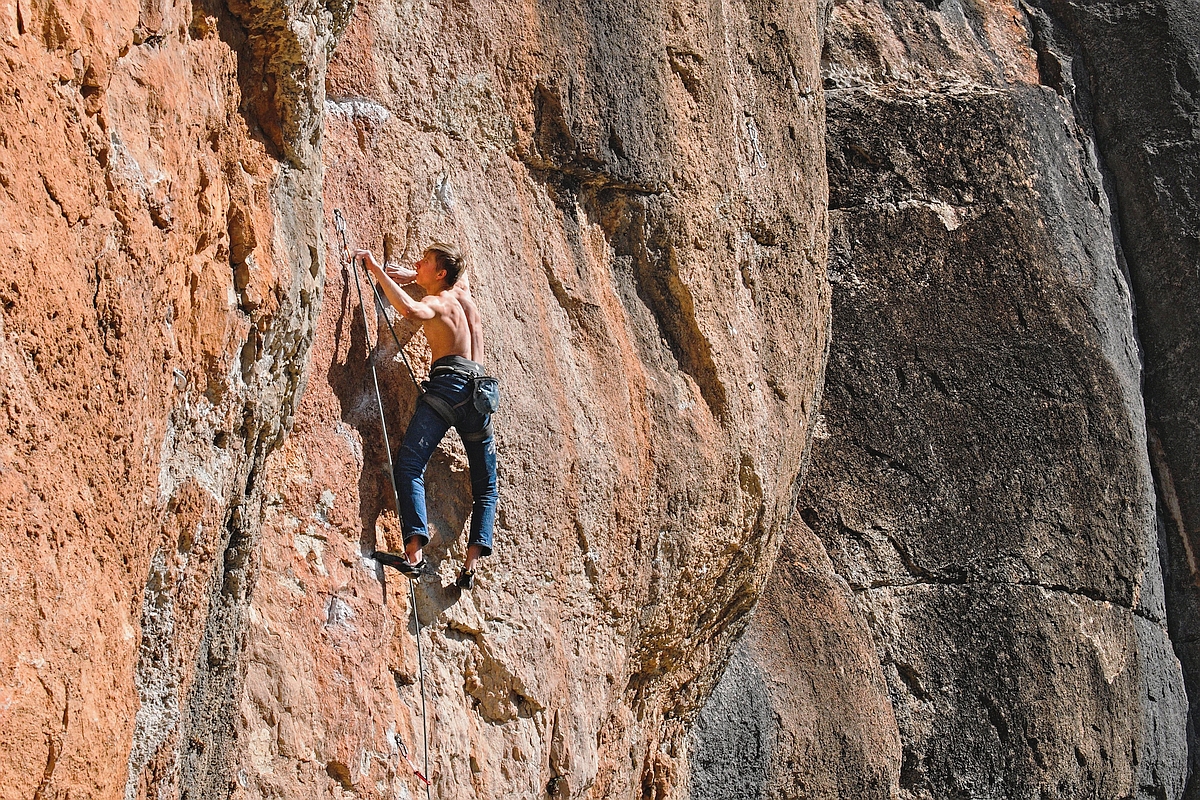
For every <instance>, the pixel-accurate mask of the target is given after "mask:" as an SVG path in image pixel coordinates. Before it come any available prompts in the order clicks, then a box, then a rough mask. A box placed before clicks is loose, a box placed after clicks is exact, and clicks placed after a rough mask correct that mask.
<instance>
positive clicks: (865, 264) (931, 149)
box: [693, 2, 1188, 798]
mask: <svg viewBox="0 0 1200 800" xmlns="http://www.w3.org/2000/svg"><path fill="white" fill-rule="evenodd" d="M1109 11H1112V9H1109ZM1094 16H1101V14H1100V12H1099V11H1097V12H1096V13H1095V14H1094ZM1164 24H1165V23H1164ZM1168 28H1169V26H1168ZM1175 30H1176V31H1178V33H1179V35H1182V32H1183V31H1184V30H1186V28H1185V27H1183V26H1177V27H1176V28H1175ZM1130 35H1131V36H1133V34H1132V33H1131V34H1130ZM1167 38H1168V40H1169V38H1170V37H1167ZM1166 44H1167V42H1164V48H1165V47H1166ZM1097 45H1099V37H1098V36H1097ZM1118 50H1119V48H1118ZM1068 56H1072V57H1068ZM1113 59H1114V60H1120V58H1119V56H1116V55H1114V56H1113ZM1086 61H1087V58H1086V57H1084V56H1082V55H1079V50H1078V42H1077V41H1076V40H1075V39H1073V38H1071V36H1070V35H1069V33H1067V31H1066V29H1065V28H1064V26H1063V25H1062V24H1061V23H1059V22H1057V21H1056V19H1055V17H1054V12H1053V10H1049V11H1040V10H1036V9H1032V8H1025V7H1022V8H1011V7H1006V6H1003V5H996V6H988V5H978V4H972V5H966V4H958V3H943V4H941V5H940V6H938V7H936V8H932V7H928V6H924V5H920V4H916V3H902V2H901V3H885V4H882V5H871V4H864V3H855V2H847V3H842V4H839V5H837V6H836V7H835V8H834V11H833V15H832V20H831V23H830V26H829V28H828V29H827V40H826V49H825V64H824V67H825V71H826V89H827V104H828V133H827V141H826V144H827V152H828V164H829V172H830V209H831V216H830V220H831V242H830V267H829V268H830V280H831V283H832V284H833V286H834V322H833V329H834V333H833V336H832V341H831V349H830V358H829V363H828V366H827V372H826V385H825V393H824V398H823V405H822V409H823V413H824V417H825V425H826V430H827V434H828V436H827V437H819V438H818V441H817V442H816V444H815V445H814V450H813V464H812V468H811V471H810V472H809V475H808V477H807V478H806V479H805V483H804V488H803V491H802V493H801V496H800V500H799V504H798V511H799V514H800V516H801V517H802V519H803V521H804V523H805V525H806V526H807V529H810V530H811V531H813V532H814V533H815V534H816V535H817V536H818V537H819V538H820V541H821V543H822V545H823V549H824V552H825V553H827V554H828V557H829V559H830V562H831V563H830V565H829V566H828V567H827V568H825V571H824V572H823V573H822V574H824V575H825V580H826V581H827V582H828V583H829V584H830V585H831V586H837V587H838V592H839V593H840V595H841V596H842V597H844V598H847V610H846V616H845V618H844V619H839V620H836V621H823V622H822V623H821V624H822V625H824V626H826V628H832V627H834V626H841V627H850V626H852V625H853V624H854V623H855V622H858V621H861V623H862V624H865V625H866V626H867V627H868V629H869V632H870V640H871V641H873V643H874V649H875V656H876V658H875V659H874V661H875V665H876V666H877V668H878V670H880V673H877V674H881V675H882V678H883V680H884V681H885V682H886V687H887V691H886V694H887V701H886V702H887V705H889V706H890V710H892V711H893V712H894V720H895V723H894V724H895V729H894V730H895V733H896V736H897V738H898V742H899V758H898V760H897V761H896V762H893V763H892V767H893V768H894V772H893V773H891V774H890V775H889V773H888V772H887V771H884V772H882V773H881V774H882V775H883V776H885V777H888V778H889V779H890V781H891V782H890V784H881V785H880V786H879V787H878V789H877V790H876V791H877V793H878V796H888V795H889V793H891V794H898V795H899V796H901V797H932V798H940V797H1034V796H1037V797H1092V796H1098V797H1126V796H1156V797H1159V796H1161V797H1179V796H1180V795H1181V794H1182V793H1183V790H1184V782H1185V779H1186V776H1187V742H1186V733H1185V729H1186V714H1187V707H1188V705H1187V698H1186V696H1185V694H1184V691H1183V682H1182V674H1181V670H1180V665H1179V662H1178V661H1177V660H1176V657H1175V655H1174V653H1173V651H1172V642H1171V640H1170V638H1168V632H1167V625H1168V622H1167V621H1168V613H1167V610H1168V606H1167V604H1166V602H1165V598H1164V584H1163V579H1162V570H1161V567H1160V561H1159V525H1158V522H1157V520H1156V514H1157V513H1158V509H1163V510H1164V517H1166V518H1167V519H1168V520H1169V519H1170V513H1169V512H1168V511H1167V509H1168V508H1169V505H1168V504H1163V503H1160V502H1158V501H1156V497H1155V491H1154V481H1153V480H1152V475H1151V468H1150V463H1151V459H1150V454H1149V453H1148V450H1147V444H1146V441H1147V431H1146V422H1145V418H1144V412H1143V400H1142V395H1141V385H1140V382H1141V377H1142V376H1141V365H1140V361H1139V350H1138V343H1137V340H1136V338H1135V329H1134V324H1133V306H1134V300H1133V298H1132V296H1131V291H1130V288H1129V281H1128V279H1127V278H1126V275H1125V274H1124V264H1125V261H1124V258H1123V256H1128V257H1129V262H1130V270H1131V271H1133V270H1134V268H1133V266H1132V262H1133V256H1132V255H1131V254H1130V247H1129V246H1128V245H1124V243H1125V242H1126V241H1127V240H1128V236H1129V226H1130V225H1131V224H1133V225H1138V226H1140V225H1141V223H1138V222H1130V221H1126V220H1127V216H1128V215H1127V213H1126V211H1125V206H1126V205H1127V202H1128V201H1127V197H1126V194H1123V193H1122V192H1121V191H1114V187H1119V186H1120V185H1121V177H1120V175H1119V174H1117V172H1116V170H1115V169H1114V171H1113V173H1111V174H1110V173H1109V172H1107V170H1106V165H1105V160H1104V159H1105V158H1106V156H1107V151H1106V150H1105V149H1104V147H1105V141H1106V140H1105V134H1104V132H1103V130H1102V128H1103V125H1101V126H1100V130H1099V132H1095V129H1094V126H1093V122H1092V119H1093V114H1094V113H1096V109H1097V108H1099V107H1100V104H1101V102H1102V101H1101V99H1097V98H1098V97H1099V93H1098V94H1097V97H1093V95H1092V93H1091V92H1092V88H1091V87H1092V86H1093V81H1092V79H1091V77H1090V74H1089V73H1088V72H1087V71H1086V70H1084V69H1083V66H1084V64H1085V62H1086ZM1122 63H1124V64H1125V65H1126V66H1127V67H1128V66H1129V65H1130V64H1131V62H1130V60H1129V59H1125V60H1124V61H1123V62H1122ZM1114 69H1115V68H1114ZM1142 80H1145V76H1143V75H1141V74H1139V73H1136V72H1128V71H1127V72H1126V73H1125V78H1124V85H1123V88H1122V96H1126V97H1127V96H1131V95H1134V94H1137V92H1130V91H1129V86H1130V85H1137V84H1139V83H1140V82H1141V81H1142ZM1153 95H1154V92H1153V91H1150V92H1147V93H1146V96H1147V97H1148V98H1149V99H1146V100H1145V102H1147V103H1154V104H1157V103H1160V102H1166V98H1163V97H1157V98H1155V97H1153ZM1172 96H1173V97H1176V98H1177V96H1178V92H1175V93H1174V94H1173V95H1172ZM1176 107H1179V101H1178V100H1176ZM1098 118H1100V119H1103V117H1102V115H1101V116H1100V117H1098ZM1122 130H1125V129H1122ZM1141 147H1142V145H1138V148H1141ZM1138 148H1135V149H1138ZM1145 149H1146V150H1150V149H1153V145H1152V144H1148V145H1146V147H1145ZM1151 174H1152V173H1151ZM1142 180H1143V182H1144V181H1146V180H1150V181H1151V182H1153V180H1154V179H1152V178H1143V179H1142ZM1167 183H1168V184H1169V183H1170V181H1169V180H1168V181H1167ZM1118 210H1119V211H1120V214H1118V213H1117V212H1118ZM1142 213H1150V212H1142ZM1152 213H1160V212H1158V211H1155V212H1152ZM1140 235H1145V234H1140ZM1159 238H1160V239H1161V235H1160V236H1159ZM1170 246H1171V245H1168V244H1165V243H1162V244H1159V245H1158V247H1159V248H1160V249H1161V248H1165V247H1170ZM1174 271H1175V273H1178V272H1179V268H1178V264H1176V265H1175V266H1174ZM1168 274H1174V273H1168ZM1138 286H1139V284H1138V282H1137V279H1136V273H1135V281H1134V287H1135V291H1136V290H1137V288H1138ZM1160 299H1161V298H1160ZM1180 299H1181V298H1180V297H1176V298H1173V299H1172V302H1176V303H1178V302H1179V301H1180ZM1142 307H1143V304H1139V305H1138V308H1139V311H1140V310H1141V309H1142ZM1176 313H1177V312H1176ZM1138 322H1139V332H1140V331H1141V329H1142V328H1144V327H1145V326H1146V325H1147V324H1148V323H1147V321H1146V314H1145V313H1144V312H1143V313H1140V315H1139V317H1138ZM1176 325H1177V327H1178V326H1179V325H1180V323H1176ZM1179 338H1181V339H1186V338H1187V336H1186V335H1183V334H1180V335H1179ZM1143 339H1145V334H1144V332H1143ZM1150 352H1151V346H1150V345H1147V358H1148V359H1149V358H1150ZM1152 370H1153V367H1152V365H1150V364H1149V362H1148V371H1152ZM1147 382H1148V389H1147V391H1153V389H1152V388H1150V387H1152V385H1153V380H1152V379H1151V377H1150V376H1149V375H1148V376H1147ZM1149 402H1150V405H1151V409H1152V410H1153V408H1154V406H1153V402H1152V401H1149ZM1172 408H1178V406H1172ZM1166 447H1167V446H1166V444H1165V443H1164V445H1163V449H1164V450H1166ZM1184 491H1186V489H1184ZM1169 524H1170V523H1169V522H1168V525H1169ZM785 557H791V558H794V557H795V556H794V554H790V553H787V551H785ZM808 563H812V562H811V561H810V562H808ZM818 570H819V568H818ZM773 582H774V583H777V584H780V585H785V586H788V587H789V588H790V589H791V591H779V592H775V593H774V594H773V595H767V596H764V600H763V602H762V604H761V605H760V607H759V610H758V611H757V613H756V618H755V621H754V623H753V624H752V626H751V629H750V632H749V634H748V635H747V638H746V640H745V642H744V643H743V645H742V646H743V648H744V649H743V651H742V653H741V654H740V655H739V658H741V659H749V661H750V662H752V663H754V664H756V665H757V667H758V668H759V669H760V670H762V671H764V672H766V671H768V670H770V669H772V666H771V665H774V669H775V670H777V671H778V670H779V669H782V670H784V672H785V673H786V674H787V675H788V679H787V680H781V681H779V683H778V684H777V685H775V686H774V687H773V688H772V689H770V690H768V691H767V692H765V693H764V692H763V690H762V688H761V684H758V683H752V682H751V683H747V682H742V681H739V680H738V679H737V675H736V674H734V673H729V674H727V676H726V683H724V684H722V687H721V692H723V695H721V696H722V697H723V698H724V700H723V702H724V703H725V704H726V705H727V706H728V705H729V704H730V702H731V701H730V700H729V698H730V697H731V696H734V695H736V694H737V693H738V692H741V693H742V694H743V695H745V696H746V697H751V696H755V697H759V698H760V699H759V700H758V701H757V704H758V706H759V707H761V706H763V705H765V706H766V707H768V708H771V709H773V710H774V713H775V715H776V726H777V728H772V727H771V726H770V725H767V727H766V729H765V730H764V733H763V735H764V736H768V737H769V736H775V737H776V738H778V736H779V734H780V733H781V732H782V731H783V730H786V729H787V727H788V726H787V724H786V723H785V722H784V720H785V719H786V713H788V712H790V711H792V710H793V709H795V708H796V707H797V706H798V705H800V706H804V707H805V708H806V713H807V716H808V719H810V720H813V719H819V718H820V715H821V714H823V713H825V712H826V711H827V709H828V708H829V707H830V706H831V705H836V703H837V702H838V701H837V699H836V698H837V696H838V689H837V688H836V687H837V686H853V687H856V688H859V689H860V690H861V689H862V688H864V687H867V686H870V685H872V684H873V683H874V682H876V678H875V677H874V676H872V677H871V680H870V681H868V682H866V683H863V678H862V677H861V676H859V675H855V674H846V676H845V677H842V676H841V675H835V676H834V677H833V678H832V679H831V678H830V677H829V676H828V674H825V675H823V676H822V680H823V681H825V682H830V681H832V682H833V683H834V684H835V687H831V688H827V689H826V692H825V696H824V697H823V698H818V699H817V700H816V701H815V702H808V703H804V702H803V701H802V700H801V699H802V698H806V697H807V695H808V689H807V686H808V685H811V684H812V683H813V680H814V679H813V673H814V672H815V671H816V669H815V667H814V663H820V662H821V661H822V660H823V654H822V650H821V649H820V648H818V649H817V650H816V652H809V651H806V650H805V649H802V648H796V649H794V650H793V652H792V658H791V659H790V660H789V659H782V660H774V661H768V660H765V659H764V657H763V656H762V655H761V653H762V649H763V647H764V646H765V644H766V643H768V642H776V641H777V640H778V634H777V627H778V626H777V623H776V622H775V620H776V619H777V617H778V616H779V615H780V614H781V613H784V611H783V610H784V609H787V608H789V607H790V606H792V605H795V604H797V603H799V604H800V605H804V606H807V605H813V604H819V601H818V602H816V603H814V598H815V596H814V595H811V594H806V592H805V589H806V588H807V584H804V583H797V582H795V579H794V578H793V577H792V576H790V575H789V572H788V570H787V569H786V567H785V561H784V560H783V559H782V558H781V561H780V562H779V564H778V565H777V567H776V573H775V576H774V581H773ZM1179 605H1180V604H1179V603H1178V602H1176V603H1175V604H1174V605H1173V606H1172V610H1173V611H1174V609H1175V608H1177V607H1179ZM793 613H794V612H793ZM803 624H804V623H803V622H802V621H797V622H795V623H793V624H792V625H791V626H790V629H791V630H793V631H794V630H797V629H803V628H802V625H803ZM808 624H811V623H808ZM1186 625H1187V623H1182V622H1175V623H1173V628H1172V631H1173V632H1175V633H1178V631H1179V630H1180V629H1181V628H1184V627H1186ZM843 641H844V640H843ZM839 646H844V645H843V644H842V642H839ZM742 673H743V674H748V670H747V669H746V668H743V669H742ZM867 674H870V672H868V673H867ZM842 691H844V689H843V690H842ZM743 702H746V701H743ZM756 715H757V717H758V718H765V719H770V717H771V715H770V714H764V713H763V712H762V711H761V710H759V711H756ZM717 716H718V714H717V707H716V706H715V705H710V706H709V707H708V708H706V709H705V712H704V714H702V717H701V719H702V724H701V726H700V727H699V728H698V736H697V739H696V745H695V746H696V750H695V752H696V753H697V754H698V759H697V762H696V763H699V764H703V757H704V754H705V753H707V752H711V749H712V747H713V746H714V744H715V743H716V742H718V741H720V740H721V738H722V737H721V734H719V733H714V731H718V730H719V726H715V722H714V721H715V719H716V718H717ZM706 720H707V721H708V722H705V721H706ZM706 724H707V725H708V727H706ZM810 724H811V722H810ZM797 756H799V757H797ZM769 761H770V764H769V768H767V770H766V772H767V777H765V778H764V779H762V781H761V782H762V784H763V786H764V789H763V791H762V792H761V793H760V794H757V795H753V796H756V797H757V796H762V797H774V796H790V795H788V794H787V790H786V789H784V788H783V787H785V786H788V785H790V784H794V783H795V782H796V781H798V780H799V781H812V780H813V779H814V778H817V777H818V776H821V777H823V776H828V775H829V774H831V770H830V768H829V766H828V765H827V764H824V763H822V761H821V760H820V759H819V758H814V757H813V756H811V755H809V754H807V753H805V752H804V751H803V750H802V749H800V748H795V747H794V746H792V747H789V746H782V747H780V748H778V749H777V751H776V752H775V753H774V754H773V756H772V757H771V758H770V759H769ZM859 763H860V764H864V763H866V762H864V761H860V762H859ZM852 768H853V767H852ZM717 796H720V795H719V794H715V793H713V792H712V791H709V792H708V793H693V797H717ZM813 796H826V797H833V796H846V795H845V794H844V793H842V792H839V791H833V790H832V789H827V790H826V791H824V792H821V793H814V794H813Z"/></svg>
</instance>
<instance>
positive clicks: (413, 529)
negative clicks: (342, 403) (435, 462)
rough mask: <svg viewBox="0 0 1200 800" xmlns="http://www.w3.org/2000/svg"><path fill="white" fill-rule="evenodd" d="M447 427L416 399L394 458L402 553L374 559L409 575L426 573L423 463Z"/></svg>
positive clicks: (448, 427)
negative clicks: (423, 552)
mask: <svg viewBox="0 0 1200 800" xmlns="http://www.w3.org/2000/svg"><path fill="white" fill-rule="evenodd" d="M449 429H450V425H449V424H448V423H447V422H446V421H445V420H443V419H442V418H441V416H439V415H438V413H437V412H436V411H434V410H433V409H432V408H430V407H429V405H428V404H427V403H424V402H421V401H418V402H417V408H416V410H415V411H414V412H413V416H412V420H411V421H410V422H409V423H408V430H407V431H405V433H404V443H403V444H401V445H400V452H399V454H398V456H397V458H396V463H395V478H396V492H397V493H398V494H399V496H400V525H401V529H402V530H403V532H404V555H403V556H401V555H399V554H395V553H376V560H377V561H379V563H381V564H385V565H387V566H390V567H395V568H396V569H398V570H400V572H402V573H404V574H405V575H408V576H409V577H419V576H420V575H421V574H423V573H424V572H425V561H424V559H423V558H422V557H421V548H423V547H424V546H425V545H427V544H428V543H429V531H428V524H427V522H426V515H425V466H426V465H427V464H428V463H429V459H430V457H431V456H432V455H433V451H434V450H436V449H437V446H438V442H440V441H441V440H442V437H443V436H445V435H446V431H448V430H449ZM381 556H382V557H381Z"/></svg>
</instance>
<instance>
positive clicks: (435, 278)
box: [413, 250, 446, 292]
mask: <svg viewBox="0 0 1200 800" xmlns="http://www.w3.org/2000/svg"><path fill="white" fill-rule="evenodd" d="M413 269H415V270H416V271H417V277H416V284H417V285H418V286H420V287H421V288H422V289H424V290H425V291H427V292H432V291H434V290H435V289H437V288H438V284H440V283H441V282H442V279H443V278H445V277H446V270H444V269H441V268H439V267H438V264H437V254H436V253H434V252H433V251H432V250H426V251H425V255H423V256H421V260H420V261H418V262H417V263H416V264H413Z"/></svg>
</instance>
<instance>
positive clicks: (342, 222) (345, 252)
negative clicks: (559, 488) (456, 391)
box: [333, 208, 431, 798]
mask: <svg viewBox="0 0 1200 800" xmlns="http://www.w3.org/2000/svg"><path fill="white" fill-rule="evenodd" d="M333 221H334V225H335V226H336V227H337V232H338V235H339V236H340V237H341V239H342V258H343V260H344V261H346V262H347V263H348V264H349V267H350V272H351V273H353V275H354V288H355V289H356V290H357V291H358V307H359V309H361V310H362V315H363V331H364V336H365V337H366V340H367V352H368V353H369V354H370V355H368V356H367V363H368V364H370V365H371V380H372V381H374V383H375V403H376V405H377V407H378V409H379V425H380V427H381V428H382V430H383V451H384V452H385V453H387V474H388V482H389V483H390V484H391V487H392V502H393V503H395V506H394V507H395V509H396V516H397V517H399V516H400V491H399V490H398V489H397V488H396V473H395V470H394V469H393V467H392V446H391V442H390V441H389V440H388V432H387V420H386V418H385V417H384V414H383V393H382V392H380V391H379V375H378V373H376V371H375V346H374V345H372V344H371V331H370V330H369V329H368V328H367V305H366V302H365V301H364V300H363V291H362V283H361V282H360V281H359V278H358V266H357V265H356V264H355V261H354V255H353V254H352V253H351V252H350V244H349V242H348V241H347V239H346V218H345V217H343V216H342V212H341V210H340V209H336V208H335V209H334V210H333ZM365 277H366V280H367V285H368V286H370V287H371V294H372V295H373V296H374V297H375V305H376V307H377V308H378V309H379V311H380V316H382V317H383V320H384V322H386V323H387V327H388V330H389V331H391V333H392V340H393V341H395V343H396V348H397V349H398V350H399V351H400V358H401V359H403V361H404V366H405V367H407V368H408V376H409V377H410V378H412V382H413V385H414V386H416V387H417V394H418V395H420V394H421V393H422V392H421V384H420V383H418V381H417V376H416V374H415V373H414V372H413V368H412V365H411V364H409V363H408V356H407V355H406V354H405V352H404V347H403V346H402V345H401V344H400V337H399V336H397V335H396V329H395V328H394V327H392V321H391V320H390V319H389V318H388V315H387V311H386V306H384V304H383V298H382V297H380V294H379V287H378V286H376V285H375V283H374V282H373V281H372V280H371V276H370V275H367V276H365ZM408 591H409V599H410V602H411V604H412V614H413V628H414V632H415V634H416V639H417V678H418V681H419V686H420V689H421V738H422V739H423V740H424V766H425V770H424V772H421V771H420V770H418V769H417V768H416V766H415V765H414V764H413V762H412V759H410V758H409V757H408V748H407V747H405V746H404V743H403V742H401V743H400V749H401V751H402V752H403V754H404V760H405V761H407V762H408V765H409V767H411V768H412V771H413V774H414V775H416V776H417V778H418V779H420V781H421V782H422V783H424V784H425V797H426V798H429V797H430V796H431V795H430V783H429V778H427V777H426V776H427V775H429V723H428V715H427V712H426V708H425V659H424V656H423V654H422V653H421V619H420V617H419V616H418V615H417V587H416V582H415V581H409V582H408Z"/></svg>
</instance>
